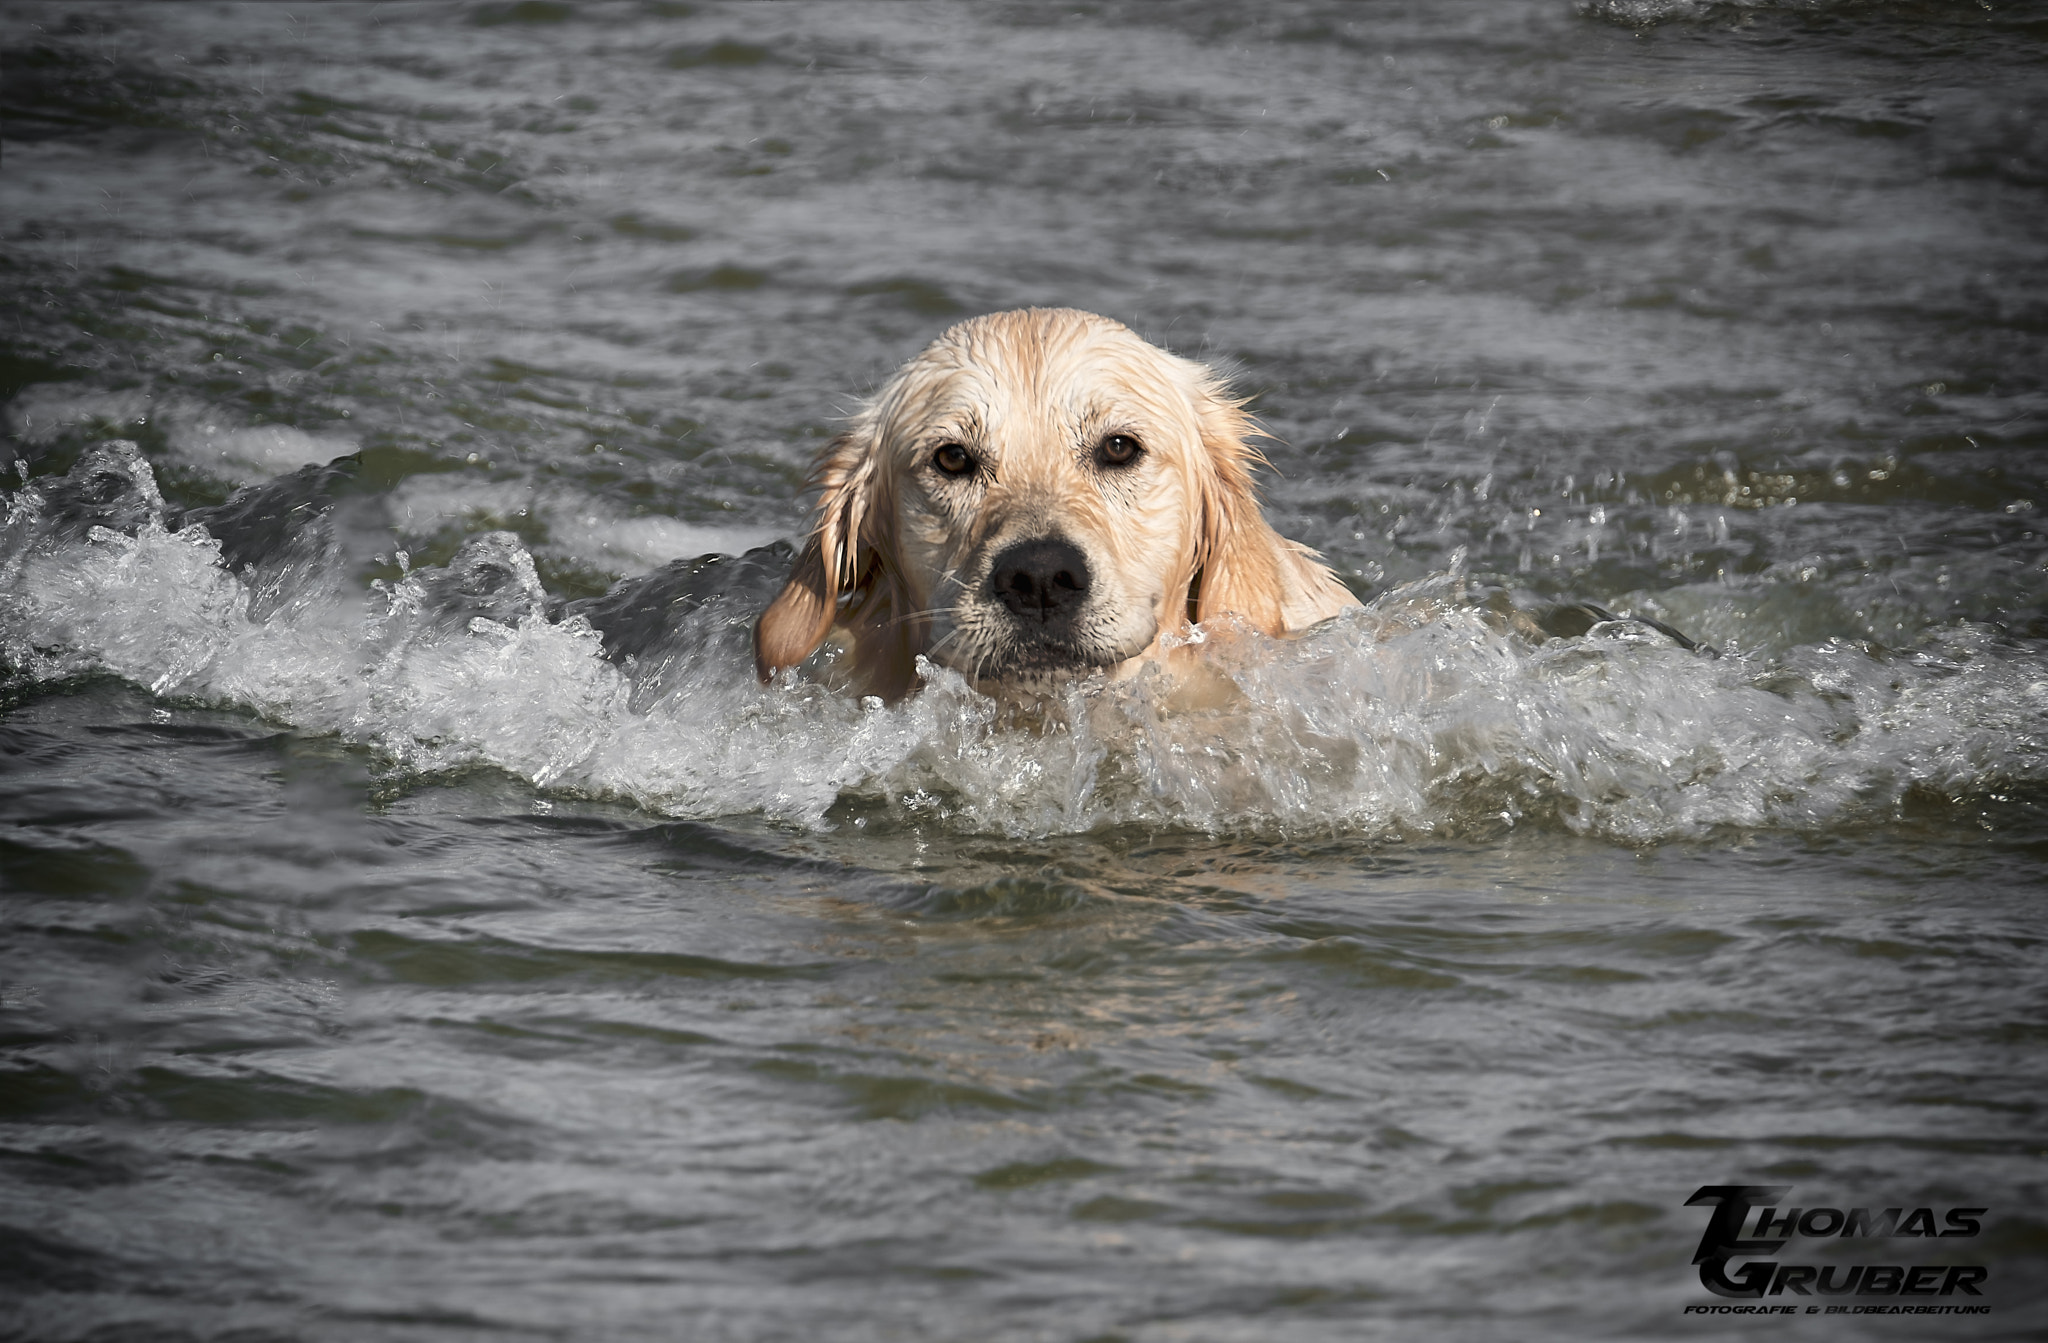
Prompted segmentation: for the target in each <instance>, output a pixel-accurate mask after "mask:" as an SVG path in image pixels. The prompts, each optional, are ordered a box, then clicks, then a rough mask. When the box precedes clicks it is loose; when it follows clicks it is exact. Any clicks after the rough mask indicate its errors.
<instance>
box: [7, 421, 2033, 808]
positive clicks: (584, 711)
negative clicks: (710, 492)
mask: <svg viewBox="0 0 2048 1343" xmlns="http://www.w3.org/2000/svg"><path fill="white" fill-rule="evenodd" d="M345 476H346V465H345V463H339V462H338V463H334V464H331V465H328V466H320V467H308V468H306V469H305V470H303V471H300V472H298V473H295V474H294V475H291V476H287V477H284V478H282V479H281V480H279V481H275V482H272V483H271V484H270V485H267V486H264V487H260V488H258V489H254V490H247V491H244V492H243V493H242V494H239V495H237V496H236V497H235V498H234V499H232V500H230V501H229V502H228V503H227V504H223V505H218V506H215V507H213V508H206V509H195V510H191V511H188V512H185V513H182V514H180V513H178V512H176V511H175V510H173V509H171V508H169V507H168V506H167V505H166V504H165V501H164V499H163V497H162V495H161V493H160V492H159V491H158V488H157V485H156V481H155V478H154V475H153V473H152V471H151V468H150V465H149V463H148V461H147V460H145V459H144V457H143V456H142V454H141V453H140V451H139V450H138V449H137V448H136V447H135V446H134V445H133V444H130V443H126V442H114V443H108V444H103V445H100V446H99V447H96V448H94V449H92V450H90V451H88V452H87V453H86V454H85V455H84V456H83V457H81V458H80V459H79V461H78V463H77V465H76V466H75V467H74V468H73V469H72V470H71V471H70V472H68V473H67V474H65V475H63V476H58V477H48V478H44V479H40V480H37V481H34V482H27V483H24V485H23V486H22V488H20V489H19V490H18V491H16V492H14V493H13V494H12V495H11V496H10V497H9V499H8V507H7V518H6V522H5V524H4V529H0V657H4V660H5V663H6V675H7V677H8V679H9V680H10V681H12V682H13V683H15V685H16V686H17V687H33V686H46V687H47V686H51V685H52V684H53V683H57V682H61V681H62V680H64V679H65V678H69V677H75V676H79V675H83V674H94V673H111V674H114V675H116V676H120V677H124V678H127V679H129V680H131V681H134V682H136V683H138V684H141V685H144V686H146V687H148V688H149V689H150V690H151V691H153V692H154V693H156V694H158V695H160V696H166V697H171V698H176V699H185V700H194V701H201V702H205V703H209V704H216V705H228V706H235V707H238V708H241V709H243V710H246V711H251V712H254V713H257V714H260V715H263V716H265V717H267V718H270V719H273V720H275V721H277V722H280V723H284V724H289V725H291V726H293V727H295V728H297V729H299V730H301V731H304V732H308V733H316V734H333V735H335V736H338V737H339V738H341V739H342V740H344V741H347V742H350V743H354V744H358V745H360V746H363V747H367V748H370V749H371V750H373V751H375V752H377V753H379V754H380V755H381V756H383V757H384V758H385V760H386V761H387V762H388V765H389V767H390V768H391V769H393V770H395V771H399V772H401V773H407V774H413V775H433V774H438V773H442V772H447V771H455V770H462V769H468V768H473V767H478V766H488V767H493V768H496V769H500V770H504V771H507V772H509V773H511V774H514V775H517V776H519V777H521V778H523V779H526V780H528V781H530V782H531V783H533V784H534V785H536V786H538V787H540V788H542V789H547V790H554V791H557V792H560V793H566V794H575V795H587V796H596V797H609V798H619V799H626V800H630V801H631V802H633V803H636V804H638V805H640V806H642V807H644V808H646V809H648V810H650V811H653V812H658V813H662V814H665V815H670V816H677V817H691V818H711V817H717V816H725V815H735V814H740V813H755V814H761V815H765V816H768V817H771V818H774V819H777V820H780V821H783V822H787V823H792V824H795V825H799V826H808V827H821V826H829V825H836V824H851V825H856V826H858V825H865V824H867V823H868V822H869V820H870V819H872V818H874V817H876V816H882V817H889V818H894V819H896V820H898V821H906V822H912V823H929V824H937V825H943V826H946V827H949V828H957V829H962V830H968V831H983V832H1000V833H1006V834H1013V835H1043V834H1050V833H1062V832H1076V831H1085V830H1090V829H1095V828H1100V827H1109V826H1117V825H1138V826H1152V827H1189V828H1196V829H1203V830H1211V831H1232V832H1245V831H1250V832H1273V831H1278V832H1284V833H1329V832H1342V833H1347V834H1362V835H1366V836H1369V837H1385V838H1397V837H1402V836H1415V835H1421V834H1456V833H1467V834H1469V833H1475V832H1480V833H1484V832H1488V831H1493V830H1497V829H1500V828H1502V827H1511V826H1516V825H1526V824H1538V825H1544V826H1555V827H1561V828H1563V829H1566V830H1569V831H1573V832H1578V833H1583V834H1593V835H1599V836H1605V837H1608V838H1610V839H1613V840H1616V841H1619V842H1624V843H1643V842H1653V841H1659V840H1666V839H1673V838H1681V837H1686V836H1694V835H1699V834H1703V833H1706V832H1709V831H1712V830H1714V829H1716V828H1719V827H1730V826H1734V827H1789V828H1794V829H1816V828H1824V827H1830V826H1836V825H1842V824H1858V823H1867V822H1870V821H1877V820H1882V819H1884V818H1886V817H1888V816H1889V815H1891V814H1893V813H1894V812H1895V811H1896V810H1897V809H1898V808H1899V807H1900V805H1901V804H1902V803H1903V802H1905V801H1906V800H1907V798H1908V797H1909V796H1910V795H1911V794H1912V793H1913V792H1914V791H1915V790H1931V791H1932V792H1935V793H1938V794H1941V795H1943V796H1947V797H1951V798H1964V797H1970V796H1977V795H1983V794H1988V793H1993V792H1995V791H1996V790H1998V789H2001V788H2005V787H2009V786H2015V785H2019V786H2025V785H2031V784H2037V783H2040V782H2042V781H2043V780H2044V779H2048V749H2044V747H2048V730H2044V729H2048V661H2044V659H2043V658H2042V656H2041V653H2040V650H2039V649H2038V648H2037V647H2034V646H2032V645H2030V644H2026V643H2020V642H2014V641H2012V640H2009V639H2006V638H2004V637H2003V636H2001V635H2000V634H1999V632H1998V631H1996V630H1994V629H1992V628H1990V627H1987V626H1983V625H1974V624H1967V623H1961V622H1958V623H1954V624H1951V625H1948V626H1944V627H1940V628H1935V629H1930V630H1927V631H1924V632H1923V633H1922V635H1921V636H1920V638H1919V641H1918V642H1917V644H1916V645H1915V646H1914V647H1913V648H1912V649H1910V650H1908V651H1904V652H1899V651H1892V650H1887V649H1884V648H1880V647H1877V646H1875V645H1873V644H1870V643H1868V642H1854V641H1848V640H1842V639H1826V640H1823V641H1820V642H1817V643H1810V644H1803V645H1798V646H1794V647H1791V648H1789V649H1784V650H1779V651H1776V652H1772V653H1769V654H1765V653H1757V652H1748V653H1744V652H1739V651H1738V652H1735V653H1732V654H1731V655H1729V656H1726V657H1721V658H1718V659H1716V658H1709V657H1704V656H1701V655H1699V654H1697V653H1694V652H1689V651H1687V650H1686V649H1684V648H1683V647H1680V646H1678V645H1677V644H1675V643H1673V642H1672V641H1671V640H1670V639H1668V638H1666V637H1665V636H1664V635H1663V634H1661V633H1659V632H1658V631H1657V630H1655V629H1653V628H1651V627H1650V626H1649V625H1646V624H1643V623H1641V622H1635V621H1630V620H1599V621H1595V622H1592V623H1590V627H1588V628H1586V629H1585V631H1584V632H1583V633H1578V634H1573V635H1571V636H1569V637H1545V636H1544V635H1543V634H1542V633H1540V632H1537V631H1535V630H1533V629H1532V628H1531V626H1530V625H1529V623H1528V621H1527V620H1526V619H1523V618H1521V616H1520V615H1519V613H1518V612H1517V611H1516V610H1515V608H1514V607H1513V605H1512V603H1511V602H1509V601H1507V600H1505V598H1504V596H1503V593H1502V591H1501V590H1500V589H1498V588H1490V587H1489V586H1488V585H1487V584H1485V583H1483V582H1481V581H1480V580H1478V579H1477V578H1475V577H1473V576H1470V575H1464V574H1460V573H1457V572H1455V571H1454V572H1451V573H1447V574H1440V575H1437V576H1434V577H1432V578H1430V579H1427V580H1424V581H1422V582H1420V583H1414V584H1408V585H1406V586H1404V587H1401V588H1398V589H1395V590H1393V591H1391V592H1389V593H1387V594H1385V595H1383V596H1381V597H1380V598H1379V599H1378V600H1376V601H1374V602H1372V603H1371V604H1369V605H1368V606H1366V607H1365V608H1363V609H1361V610H1358V611H1355V612H1352V613H1350V614H1348V615H1346V616H1344V617H1342V618H1339V619H1337V620H1334V621H1331V622H1329V623H1327V624H1325V625H1323V626H1320V627H1318V628H1317V629H1315V630H1313V631H1310V632H1309V633H1307V634H1305V635H1303V636H1301V637H1298V638H1293V639H1286V640H1272V639H1266V638H1262V637H1260V636H1258V635H1256V634H1253V633H1251V632H1249V631H1246V630H1242V629H1233V628H1210V629H1205V630H1200V631H1197V632H1196V637H1197V638H1198V639H1200V640H1201V641H1202V642H1203V643H1204V644H1205V648H1204V650H1203V651H1204V659H1205V665H1206V666H1207V667H1208V668H1209V669H1211V670H1212V671H1213V672H1214V673H1215V674H1216V675H1217V676H1218V677H1220V678H1221V681H1220V682H1219V684H1222V683H1225V682H1227V685H1226V686H1225V689H1226V692H1227V693H1225V694H1223V695H1221V696H1219V697H1215V699H1216V702H1215V703H1212V704H1210V705H1208V706H1207V707H1192V706H1190V705H1188V704H1186V703H1185V702H1183V701H1184V700H1185V696H1182V695H1180V694H1178V693H1177V691H1176V687H1175V683H1174V682H1173V681H1171V680H1170V679H1169V678H1168V677H1167V676H1165V675H1164V674H1162V673H1160V672H1158V671H1157V670H1153V669H1148V670H1147V671H1145V672H1143V673H1141V674H1139V675H1138V676H1136V677H1133V678H1131V679H1128V680H1125V681H1121V682H1114V683H1112V682H1108V681H1105V680H1103V679H1102V678H1099V677H1097V678H1082V679H1076V680H1074V681H1071V682H1068V683H1065V684H1064V685H1061V686H1059V687H1057V688H1055V689H1053V690H1050V691H1047V692H1045V693H1042V694H1038V695H1034V696H1030V697H1024V698H1019V699H1009V698H1004V699H996V698H991V697H989V696H987V695H984V694H981V693H979V692H978V691H977V690H976V689H975V688H974V687H972V686H971V685H969V684H968V683H967V682H965V681H964V680H962V678H960V677H959V676H958V675H956V674H954V673H953V672H951V671H948V670H945V669H942V668H937V667H926V668H925V669H924V681H925V684H924V688H923V690H922V691H921V692H920V693H919V694H917V695H915V696H912V697H911V698H910V699H908V700H906V701H904V702H903V703H901V704H897V705H884V704H882V703H881V702H880V701H878V700H874V699H861V698H856V697H854V696H852V695H850V694H846V693H843V692H841V691H840V690H838V689H835V688H834V683H833V682H834V678H833V670H834V669H833V667H832V666H831V665H830V659H829V655H828V656H827V657H826V658H825V659H822V660H820V661H818V662H816V663H814V664H813V665H812V666H810V667H808V668H806V669H805V671H804V673H803V674H800V675H792V676H786V677H785V678H784V679H783V680H782V681H781V682H779V683H777V684H775V685H771V686H763V685H760V684H758V683H757V682H756V681H755V679H754V676H753V672H752V664H751V653H750V648H749V630H750V628H751V623H752V619H753V616H754V615H755V613H756V612H757V611H758V610H759V609H760V607H761V605H762V604H763V603H765V601H766V600H767V597H768V596H769V595H770V594H771V593H772V591H773V590H774V587H775V586H776V585H777V584H778V583H779V581H780V578H781V574H782V573H783V572H785V571H786V563H787V559H786V557H787V548H786V547H780V548H774V549H769V550H763V551H755V552H751V553H750V554H748V555H746V556H741V557H737V558H731V557H722V556H709V557H705V558H703V559H699V560H694V561H688V562H679V563H677V564H672V565H670V566H668V567H667V568H666V569H663V570H659V571H657V572H656V573H655V574H653V575H650V576H649V577H647V578H644V579H640V580H634V581H630V582H629V583H627V584H623V585H621V586H620V587H619V588H618V589H615V591H614V593H613V594H611V595H610V596H608V597H605V598H599V599H594V600H590V599H586V600H584V601H578V602H567V603H563V602H560V601H555V600H551V599H550V597H549V595H548V593H547V592H546V591H544V590H543V587H542V584H541V582H540V580H539V578H538V576H537V575H536V572H535V568H534V562H533V557H532V555H531V554H530V553H529V552H528V551H527V549H526V547H525V545H524V544H523V543H522V542H521V541H520V540H519V538H518V537H516V536H514V535H513V534H511V533H508V532H489V533H484V534H482V535H478V536H474V537H472V538H470V539H469V540H468V541H467V542H465V543H464V544H463V545H462V547H461V548H460V550H458V551H457V552H456V554H455V555H454V556H453V558H451V559H450V560H449V562H448V563H447V564H445V565H438V566H424V567H420V568H404V567H403V566H402V565H401V569H400V571H399V572H398V573H397V576H395V577H392V578H388V579H383V580H379V581H376V582H373V583H371V584H369V585H368V586H367V588H366V587H365V586H364V584H363V583H362V582H361V581H360V580H358V579H357V578H356V577H355V576H354V575H353V574H352V572H351V570H350V568H349V566H348V564H347V563H346V562H345V560H344V559H343V557H342V554H341V548H340V546H339V545H338V544H337V542H336V540H335V538H334V536H333V535H332V534H331V532H330V530H329V529H328V528H327V526H326V518H327V513H326V512H325V511H324V508H325V505H324V504H323V499H324V498H326V496H327V495H328V494H331V493H332V490H331V488H330V487H331V486H332V485H333V484H334V482H335V481H336V480H338V479H340V478H342V477H345ZM607 638H609V639H610V640H611V644H610V646H609V648H608V647H607V642H606V641H607Z"/></svg>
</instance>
